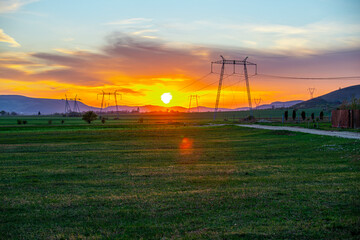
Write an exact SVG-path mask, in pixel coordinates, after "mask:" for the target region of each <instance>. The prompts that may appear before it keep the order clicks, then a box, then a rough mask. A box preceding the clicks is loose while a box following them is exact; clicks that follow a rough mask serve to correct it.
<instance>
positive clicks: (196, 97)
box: [188, 95, 200, 112]
mask: <svg viewBox="0 0 360 240" xmlns="http://www.w3.org/2000/svg"><path fill="white" fill-rule="evenodd" d="M199 98H200V97H199V96H198V95H190V96H189V100H190V102H189V109H188V112H190V109H191V100H192V99H195V100H196V107H197V110H198V112H200V111H199V102H198V99H199Z"/></svg>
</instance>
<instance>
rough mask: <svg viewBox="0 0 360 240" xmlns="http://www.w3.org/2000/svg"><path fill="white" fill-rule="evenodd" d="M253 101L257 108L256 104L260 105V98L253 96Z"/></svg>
mask: <svg viewBox="0 0 360 240" xmlns="http://www.w3.org/2000/svg"><path fill="white" fill-rule="evenodd" d="M254 102H255V105H256V108H258V106H260V104H261V98H254Z"/></svg>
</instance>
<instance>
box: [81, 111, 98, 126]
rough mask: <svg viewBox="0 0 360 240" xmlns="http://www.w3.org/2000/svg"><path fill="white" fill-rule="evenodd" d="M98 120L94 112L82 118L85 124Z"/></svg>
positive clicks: (87, 113) (88, 112) (89, 112)
mask: <svg viewBox="0 0 360 240" xmlns="http://www.w3.org/2000/svg"><path fill="white" fill-rule="evenodd" d="M96 119H97V114H96V113H95V112H93V111H87V112H86V113H84V114H83V116H82V120H84V121H85V122H87V123H89V124H90V123H91V122H92V121H94V120H96Z"/></svg>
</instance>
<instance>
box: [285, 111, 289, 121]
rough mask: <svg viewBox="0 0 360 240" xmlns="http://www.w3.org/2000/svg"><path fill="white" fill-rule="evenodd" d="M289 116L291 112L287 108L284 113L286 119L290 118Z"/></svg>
mask: <svg viewBox="0 0 360 240" xmlns="http://www.w3.org/2000/svg"><path fill="white" fill-rule="evenodd" d="M288 117H289V112H288V110H286V111H285V113H284V118H285V121H287V120H288Z"/></svg>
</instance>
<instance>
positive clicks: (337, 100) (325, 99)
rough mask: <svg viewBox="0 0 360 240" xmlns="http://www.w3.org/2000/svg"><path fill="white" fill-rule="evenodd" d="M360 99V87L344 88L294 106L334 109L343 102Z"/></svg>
mask: <svg viewBox="0 0 360 240" xmlns="http://www.w3.org/2000/svg"><path fill="white" fill-rule="evenodd" d="M354 97H355V98H357V99H359V98H360V85H355V86H351V87H346V88H342V89H339V90H336V91H333V92H330V93H327V94H325V95H322V96H319V97H316V98H313V99H310V100H308V101H305V102H302V103H299V104H296V105H294V106H293V107H294V108H315V107H326V106H328V107H334V106H338V105H340V104H341V103H342V102H343V101H348V102H350V101H351V99H352V98H354Z"/></svg>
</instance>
